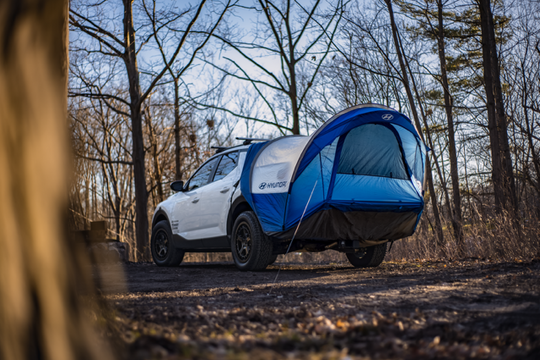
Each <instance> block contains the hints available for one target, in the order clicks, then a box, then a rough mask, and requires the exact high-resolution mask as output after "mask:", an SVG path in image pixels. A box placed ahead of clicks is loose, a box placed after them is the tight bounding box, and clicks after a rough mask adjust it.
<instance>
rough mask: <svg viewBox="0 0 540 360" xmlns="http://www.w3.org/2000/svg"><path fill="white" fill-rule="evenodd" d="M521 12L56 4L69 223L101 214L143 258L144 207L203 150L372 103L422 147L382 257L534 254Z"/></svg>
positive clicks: (461, 6)
mask: <svg viewBox="0 0 540 360" xmlns="http://www.w3.org/2000/svg"><path fill="white" fill-rule="evenodd" d="M539 16H540V2H539V1H536V0H516V1H512V0H507V1H501V0H497V1H493V2H492V3H490V1H488V0H464V1H462V0H446V1H444V0H418V1H416V0H415V1H401V0H400V1H390V0H377V1H363V0H349V1H341V0H340V1H328V2H325V1H263V0H260V1H210V0H208V1H205V0H203V1H201V2H199V3H196V2H178V1H157V0H135V1H133V0H123V1H122V2H120V1H107V0H89V1H87V0H72V1H71V3H70V21H69V23H70V29H69V31H70V73H69V98H68V112H69V122H70V129H71V139H72V145H73V148H74V152H75V170H76V171H75V174H76V175H75V177H74V179H73V182H72V186H71V190H70V226H71V228H72V229H79V230H80V229H84V228H88V227H89V226H90V222H91V221H94V220H102V219H105V220H107V221H108V223H109V227H110V229H112V231H111V233H112V234H113V236H114V237H115V238H116V240H119V241H122V242H125V243H127V244H129V249H130V254H129V256H130V260H132V261H143V260H148V259H149V253H148V242H149V239H148V235H149V219H150V218H151V215H152V212H153V210H154V208H155V206H156V205H157V204H158V203H159V202H161V201H163V200H164V199H166V198H167V196H169V195H170V194H171V190H170V189H169V184H170V182H172V181H174V180H176V179H179V180H180V179H182V180H187V179H188V177H189V175H190V174H191V173H192V172H193V170H195V169H196V168H197V167H198V166H199V165H200V164H201V163H202V162H203V161H204V160H205V159H206V158H208V157H209V156H211V155H212V154H213V153H214V150H212V149H211V146H230V145H235V144H238V142H237V141H235V140H234V139H235V137H236V136H247V137H262V138H274V137H277V136H281V135H290V134H303V135H309V134H311V133H313V132H314V131H315V130H316V129H317V128H318V127H319V126H320V125H321V124H323V123H324V121H326V120H327V119H329V118H330V117H332V116H333V115H334V114H336V113H337V112H339V111H341V110H344V109H346V108H348V107H351V106H354V105H358V104H364V103H378V104H384V105H386V106H390V107H392V108H395V109H396V110H398V111H400V112H403V113H404V114H406V115H407V116H409V118H410V119H411V120H412V121H413V122H414V123H415V124H416V126H417V128H419V129H421V132H422V134H423V137H424V141H425V143H426V145H427V146H428V147H429V148H430V149H431V151H430V152H429V161H428V164H427V172H426V173H427V174H426V193H425V200H426V208H425V210H424V213H423V216H422V219H421V221H420V223H419V225H418V229H417V231H416V233H415V234H414V235H413V236H411V237H409V238H407V239H403V240H400V241H398V242H396V243H395V244H394V245H393V248H392V251H391V252H390V254H389V256H388V257H387V259H401V258H409V259H410V258H440V257H447V258H456V257H482V258H486V257H492V258H501V259H506V258H511V259H528V258H532V257H535V256H538V255H539V249H540V246H539V243H540V231H539V229H540V225H539V224H540V221H539V220H540V131H539V128H540V96H539V95H540V81H539V80H540V21H539ZM327 253H329V252H327ZM219 256H223V255H217V254H216V255H215V256H208V255H205V256H200V255H199V256H198V257H197V256H192V257H191V260H196V261H201V260H216V259H220V257H219ZM317 256H318V257H317ZM317 256H303V257H302V259H308V260H310V261H314V260H321V259H323V257H324V256H326V257H327V258H325V259H326V260H328V259H334V258H333V256H334V257H337V256H339V255H338V254H330V253H329V254H327V255H319V254H318V255H317ZM187 260H188V261H189V258H188V259H187Z"/></svg>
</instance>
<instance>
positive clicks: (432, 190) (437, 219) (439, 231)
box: [385, 0, 444, 246]
mask: <svg viewBox="0 0 540 360" xmlns="http://www.w3.org/2000/svg"><path fill="white" fill-rule="evenodd" d="M385 1H386V5H387V7H388V13H389V14H390V24H391V27H392V36H393V38H394V46H395V48H396V53H397V56H398V60H399V66H400V68H401V73H402V76H401V79H402V82H403V87H404V88H405V91H406V93H407V98H408V100H409V104H410V106H411V112H412V114H413V118H414V121H415V124H416V128H417V129H418V131H419V135H420V137H421V138H422V141H424V135H423V134H422V131H421V129H422V126H421V124H420V119H419V118H418V112H417V110H416V105H415V102H414V98H413V94H412V91H411V86H410V84H409V78H408V75H407V68H406V66H405V62H404V60H403V54H402V52H401V45H400V41H399V37H398V31H397V27H396V22H395V19H394V11H393V9H392V2H391V0H385ZM427 166H429V170H428V169H427ZM426 177H427V181H428V187H429V190H430V191H429V192H430V196H431V202H432V204H433V209H434V210H433V215H434V216H435V224H436V225H435V226H436V229H435V231H436V234H437V239H438V240H437V241H438V244H439V246H443V244H444V237H443V232H442V225H441V219H440V217H438V216H437V215H439V214H438V213H439V211H438V210H439V209H438V207H437V198H436V194H435V187H434V185H433V176H432V173H431V164H430V161H429V159H427V161H426Z"/></svg>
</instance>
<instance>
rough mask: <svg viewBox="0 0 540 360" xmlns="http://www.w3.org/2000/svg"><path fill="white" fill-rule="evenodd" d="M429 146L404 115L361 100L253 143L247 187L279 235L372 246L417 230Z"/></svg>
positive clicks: (270, 230) (265, 223) (264, 222)
mask: <svg viewBox="0 0 540 360" xmlns="http://www.w3.org/2000/svg"><path fill="white" fill-rule="evenodd" d="M427 150H428V149H427V148H426V146H425V145H424V144H423V142H422V140H421V138H420V135H419V133H418V131H417V129H416V128H415V127H414V125H413V124H412V123H411V121H410V120H409V119H408V118H407V117H406V116H405V115H403V114H401V113H399V112H397V111H395V110H393V109H391V108H388V107H385V106H382V105H360V106H356V107H352V108H349V109H347V110H345V111H342V112H341V113H339V114H337V115H335V116H334V117H332V118H331V119H330V120H328V121H327V122H326V123H325V124H324V125H323V126H322V127H321V128H319V129H318V130H317V131H316V132H315V133H314V134H312V135H311V136H309V137H306V136H299V135H296V136H284V137H280V138H278V139H275V140H272V141H268V142H264V143H257V144H253V145H252V146H250V148H249V149H248V153H247V155H246V161H245V165H244V168H243V171H242V177H241V180H240V186H241V190H242V194H243V195H244V197H245V198H246V200H247V202H248V203H249V204H250V206H251V207H252V208H253V210H254V211H255V213H256V214H257V217H258V218H259V221H260V223H261V226H262V229H263V231H264V232H265V233H266V234H267V235H269V236H271V237H273V238H277V239H282V240H287V239H291V238H292V236H293V233H294V232H295V231H297V234H296V236H295V237H296V238H297V239H306V240H307V239H309V240H312V241H313V240H315V241H316V240H360V242H361V243H362V244H363V245H364V246H371V245H376V244H380V243H384V242H386V241H391V240H397V239H400V238H403V237H407V236H410V235H412V234H413V233H414V230H415V228H416V225H417V224H418V221H419V219H420V216H421V214H422V211H423V208H424V199H423V194H424V190H423V186H424V185H423V183H424V166H425V159H426V151H427ZM298 224H300V226H298Z"/></svg>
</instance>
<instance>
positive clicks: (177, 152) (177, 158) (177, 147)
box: [174, 77, 182, 180]
mask: <svg viewBox="0 0 540 360" xmlns="http://www.w3.org/2000/svg"><path fill="white" fill-rule="evenodd" d="M181 151H182V144H181V143H180V95H179V94H178V78H177V77H175V78H174V165H175V171H176V180H182V158H181V155H182V154H181Z"/></svg>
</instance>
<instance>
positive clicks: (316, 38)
mask: <svg viewBox="0 0 540 360" xmlns="http://www.w3.org/2000/svg"><path fill="white" fill-rule="evenodd" d="M321 7H322V6H321V1H320V0H317V1H315V2H314V4H313V5H312V7H311V8H306V7H305V6H304V5H303V4H302V3H301V2H299V1H293V2H291V1H286V2H282V3H277V2H273V1H265V0H259V1H258V5H255V7H254V8H253V9H254V10H253V9H252V10H253V13H254V14H257V15H258V16H261V17H262V19H259V20H258V22H257V28H256V30H255V32H254V33H250V34H249V35H247V36H246V37H244V39H243V40H242V41H238V40H237V39H234V38H231V37H225V36H222V35H215V36H216V37H217V38H218V39H220V40H221V41H222V42H223V43H224V44H225V45H226V46H227V47H228V48H230V49H232V50H234V52H235V53H236V54H237V55H238V58H237V59H234V58H232V57H228V56H227V57H225V59H226V60H227V61H228V62H229V64H230V65H231V66H232V68H233V70H229V69H228V68H227V67H225V66H219V65H214V66H216V67H217V68H219V69H220V70H222V71H223V72H224V73H225V74H226V76H228V77H231V78H233V79H236V80H240V81H242V82H247V83H248V84H250V85H251V86H252V88H253V90H254V92H255V93H256V94H257V96H258V97H259V98H260V99H261V101H263V102H264V104H265V106H266V111H267V114H268V115H269V116H270V119H268V118H267V117H266V118H263V117H253V116H249V115H245V114H242V113H240V112H237V111H235V110H234V109H231V108H230V107H227V106H223V107H222V109H223V110H225V111H227V112H228V113H231V114H233V115H234V116H236V117H239V118H244V119H249V120H255V121H259V122H262V123H265V124H270V125H273V126H275V127H277V128H278V130H279V131H280V132H281V133H282V134H284V133H285V132H287V131H290V132H291V133H293V134H299V133H300V113H301V111H302V110H303V106H304V104H305V101H306V96H307V94H308V92H309V90H310V88H311V87H312V85H313V83H314V82H315V80H316V78H317V76H318V74H319V70H320V68H321V66H322V64H323V62H324V60H325V59H326V57H327V56H328V54H329V53H330V49H331V44H332V39H333V38H334V36H335V34H336V32H337V30H338V28H339V23H340V21H341V18H342V15H343V11H344V7H345V4H344V2H343V1H341V0H340V1H339V2H338V3H337V4H336V5H335V6H334V7H333V8H332V9H331V11H330V13H329V14H328V15H326V16H323V15H321V14H319V13H318V12H319V11H321ZM243 62H245V63H246V64H248V65H247V66H243V64H242V63H243ZM269 63H271V64H272V65H271V66H269ZM250 68H251V69H253V70H251V69H250ZM285 99H286V100H285ZM280 101H282V102H283V103H284V102H287V104H286V105H284V104H283V103H281V104H280ZM280 111H281V112H280ZM283 119H286V121H284V120H283Z"/></svg>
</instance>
